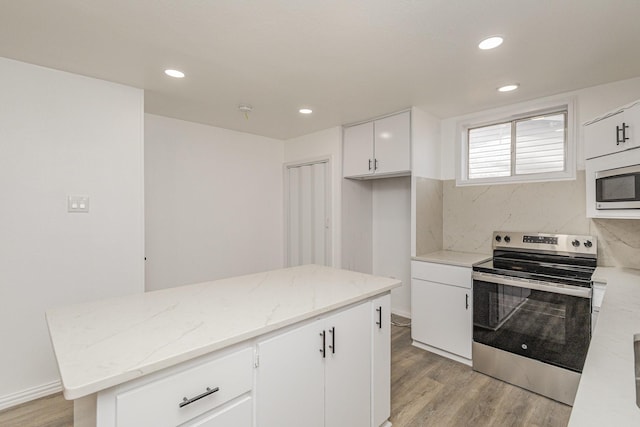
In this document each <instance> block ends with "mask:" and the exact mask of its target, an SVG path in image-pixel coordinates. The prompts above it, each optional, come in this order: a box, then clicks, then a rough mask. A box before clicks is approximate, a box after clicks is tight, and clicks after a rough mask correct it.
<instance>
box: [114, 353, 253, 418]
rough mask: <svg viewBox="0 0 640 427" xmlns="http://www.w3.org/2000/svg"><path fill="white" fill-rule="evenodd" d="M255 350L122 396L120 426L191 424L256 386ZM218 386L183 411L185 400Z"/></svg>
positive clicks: (179, 373)
mask: <svg viewBox="0 0 640 427" xmlns="http://www.w3.org/2000/svg"><path fill="white" fill-rule="evenodd" d="M252 363H253V349H252V348H247V349H245V350H241V351H238V352H236V353H232V354H230V355H227V356H223V357H220V358H217V359H215V360H211V361H208V362H204V363H202V364H201V365H199V366H195V367H192V368H189V369H187V370H184V371H182V372H177V373H175V374H171V375H169V376H167V377H165V378H160V379H158V380H156V381H153V382H151V383H148V384H145V385H143V386H140V387H137V388H134V389H131V390H128V391H125V392H122V393H119V394H118V395H117V397H116V407H117V410H116V412H117V415H116V418H117V425H118V427H124V426H136V427H138V426H143V425H148V426H151V425H156V426H160V425H178V424H182V423H184V422H187V421H189V420H191V419H193V418H195V417H197V416H199V415H201V414H203V413H205V412H207V411H210V410H212V409H213V408H216V407H217V406H219V405H221V404H223V403H225V402H228V401H229V400H231V399H233V398H234V397H237V396H239V395H241V394H243V393H245V392H247V391H250V390H251V388H252V384H253V366H252ZM216 387H218V391H216V392H214V393H211V394H208V395H206V396H204V397H202V398H201V399H198V400H196V401H194V402H192V403H190V404H188V405H186V406H183V407H182V408H181V407H179V404H180V403H182V402H183V398H185V397H186V398H187V399H193V398H194V397H197V396H200V395H202V394H204V393H205V392H207V388H210V389H211V390H213V389H215V388H216Z"/></svg>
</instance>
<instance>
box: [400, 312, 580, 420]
mask: <svg viewBox="0 0 640 427" xmlns="http://www.w3.org/2000/svg"><path fill="white" fill-rule="evenodd" d="M394 320H395V321H396V322H398V323H404V322H406V319H403V318H399V317H396V316H394ZM391 348H392V352H391V422H392V424H393V426H394V427H423V426H491V427H493V426H527V427H528V426H532V427H533V426H540V427H542V426H550V427H556V426H558V427H560V426H562V427H564V426H566V425H567V423H568V422H569V415H570V414H571V407H570V406H567V405H564V404H562V403H558V402H556V401H553V400H551V399H547V398H546V397H543V396H540V395H537V394H534V393H531V392H528V391H526V390H523V389H521V388H518V387H515V386H512V385H510V384H507V383H505V382H502V381H499V380H496V379H494V378H491V377H488V376H486V375H483V374H480V373H478V372H475V371H473V370H472V369H471V368H470V367H468V366H466V365H463V364H461V363H457V362H453V361H451V360H449V359H446V358H444V357H441V356H438V355H435V354H433V353H429V352H427V351H424V350H420V349H418V348H416V347H413V346H412V345H411V329H410V328H401V327H398V326H392V328H391Z"/></svg>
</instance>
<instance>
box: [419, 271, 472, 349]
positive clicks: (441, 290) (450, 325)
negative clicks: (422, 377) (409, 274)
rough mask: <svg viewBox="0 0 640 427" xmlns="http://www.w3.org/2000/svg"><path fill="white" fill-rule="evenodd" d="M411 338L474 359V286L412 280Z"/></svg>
mask: <svg viewBox="0 0 640 427" xmlns="http://www.w3.org/2000/svg"><path fill="white" fill-rule="evenodd" d="M411 299H412V300H413V301H419V306H418V304H416V305H414V306H412V308H411V324H412V327H411V337H412V338H413V339H414V340H416V341H419V342H422V343H424V344H427V345H430V346H433V347H436V348H439V349H441V350H445V351H448V352H449V353H453V354H457V355H459V356H462V357H465V358H467V359H471V342H472V340H473V337H472V332H473V330H472V314H471V300H472V297H471V289H468V288H461V287H458V286H451V285H444V284H442V283H434V282H429V281H427V280H420V279H411Z"/></svg>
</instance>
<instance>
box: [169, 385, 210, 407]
mask: <svg viewBox="0 0 640 427" xmlns="http://www.w3.org/2000/svg"><path fill="white" fill-rule="evenodd" d="M218 390H220V387H214V388H211V387H207V391H205V392H204V393H202V394H199V395H197V396H196V397H192V398H191V399H188V398H186V397H183V398H182V402H180V403H179V404H178V406H179V407H180V408H183V407H185V406H187V405H190V404H192V403H193V402H195V401H196V400H200V399H202V398H203V397H207V396H209V395H211V394H213V393H215V392H216V391H218Z"/></svg>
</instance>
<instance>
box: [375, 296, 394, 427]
mask: <svg viewBox="0 0 640 427" xmlns="http://www.w3.org/2000/svg"><path fill="white" fill-rule="evenodd" d="M371 309H372V311H371V314H372V317H373V318H372V319H371V321H370V323H371V325H373V334H372V346H373V352H372V353H371V354H372V356H373V359H372V365H371V368H372V371H371V382H372V390H371V391H372V393H371V410H372V415H371V416H372V423H371V425H373V426H376V427H377V426H381V425H382V424H383V423H385V422H386V421H387V420H388V419H389V417H390V416H391V295H384V296H381V297H378V298H376V299H374V300H373V304H372V307H371Z"/></svg>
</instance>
